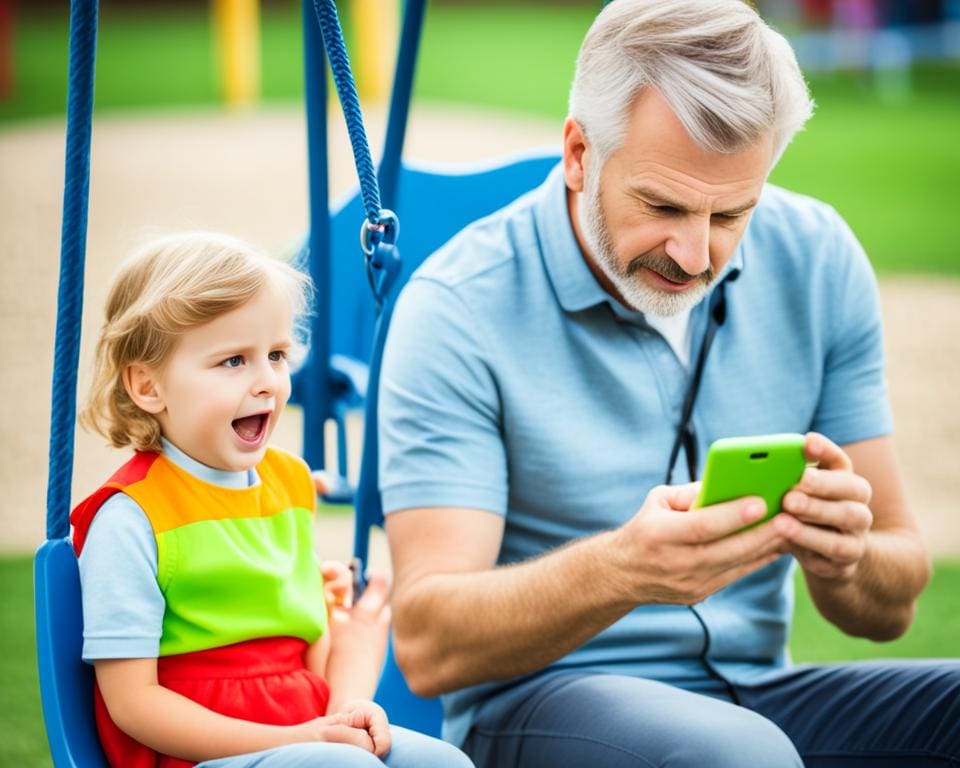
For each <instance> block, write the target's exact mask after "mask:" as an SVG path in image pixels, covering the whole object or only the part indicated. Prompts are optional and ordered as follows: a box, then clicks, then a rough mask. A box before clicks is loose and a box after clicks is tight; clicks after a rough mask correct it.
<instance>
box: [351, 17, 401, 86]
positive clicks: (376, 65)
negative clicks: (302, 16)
mask: <svg viewBox="0 0 960 768" xmlns="http://www.w3.org/2000/svg"><path fill="white" fill-rule="evenodd" d="M397 4H398V3H397V0H351V3H350V20H351V21H352V22H353V29H354V38H355V42H356V54H355V61H356V76H357V92H358V93H359V95H360V98H361V99H363V100H364V101H372V102H385V101H386V100H387V96H388V94H389V92H390V85H391V82H392V79H393V65H394V63H395V62H394V59H395V57H396V55H397V37H398V32H399V21H398V19H399V13H398V10H397Z"/></svg>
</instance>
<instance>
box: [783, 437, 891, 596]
mask: <svg viewBox="0 0 960 768" xmlns="http://www.w3.org/2000/svg"><path fill="white" fill-rule="evenodd" d="M804 453H805V454H806V457H807V459H808V460H809V461H819V465H818V466H817V467H816V468H814V467H809V468H807V470H806V471H805V472H804V473H803V478H802V479H801V480H800V482H799V483H798V484H797V485H796V486H795V487H794V488H793V490H791V491H790V492H789V493H788V494H787V495H786V496H785V497H784V499H783V510H784V512H785V513H786V514H781V515H778V516H777V517H776V518H774V520H773V523H774V527H775V528H776V530H777V532H778V533H779V534H780V535H781V536H783V537H784V538H785V539H787V540H788V541H789V542H790V552H791V553H792V554H793V556H794V557H796V558H797V561H798V562H799V563H800V565H801V567H802V568H803V569H804V571H805V572H806V574H807V575H808V576H813V577H814V578H820V579H827V580H836V581H848V580H850V579H852V578H853V577H854V576H855V575H856V572H857V568H858V567H859V565H860V562H861V560H862V559H863V556H864V553H865V552H866V550H867V535H868V533H869V532H870V528H871V526H872V525H873V513H872V512H871V511H870V507H869V506H868V505H869V503H870V499H871V496H872V495H873V490H872V488H871V487H870V483H869V482H867V481H866V480H865V479H864V478H862V477H860V476H859V475H857V474H856V473H855V472H854V471H853V462H852V461H851V460H850V457H849V456H847V454H846V453H844V452H843V450H842V449H841V448H840V447H839V446H837V445H836V444H834V443H833V442H831V441H830V440H828V439H827V438H826V437H824V436H823V435H819V434H817V433H815V432H811V433H809V434H808V435H807V438H806V443H805V445H804Z"/></svg>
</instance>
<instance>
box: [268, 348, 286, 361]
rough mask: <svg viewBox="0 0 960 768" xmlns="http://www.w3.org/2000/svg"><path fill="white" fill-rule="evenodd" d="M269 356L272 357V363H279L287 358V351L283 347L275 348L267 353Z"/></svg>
mask: <svg viewBox="0 0 960 768" xmlns="http://www.w3.org/2000/svg"><path fill="white" fill-rule="evenodd" d="M267 357H269V358H270V362H271V363H279V362H281V361H282V360H286V359H287V353H286V352H285V351H283V350H282V349H275V350H274V351H273V352H271V353H270V354H269V355H267Z"/></svg>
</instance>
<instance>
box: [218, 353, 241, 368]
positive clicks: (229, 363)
mask: <svg viewBox="0 0 960 768" xmlns="http://www.w3.org/2000/svg"><path fill="white" fill-rule="evenodd" d="M220 365H222V366H223V367H224V368H239V367H240V366H241V365H243V355H234V356H233V357H228V358H227V359H226V360H224V361H223V362H222V363H220Z"/></svg>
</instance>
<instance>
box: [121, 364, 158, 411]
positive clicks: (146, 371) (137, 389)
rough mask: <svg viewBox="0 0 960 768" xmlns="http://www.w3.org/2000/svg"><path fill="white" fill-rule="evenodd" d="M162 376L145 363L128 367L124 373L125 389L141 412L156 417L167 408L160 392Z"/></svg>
mask: <svg viewBox="0 0 960 768" xmlns="http://www.w3.org/2000/svg"><path fill="white" fill-rule="evenodd" d="M159 385H160V375H159V372H158V371H157V370H156V369H154V368H153V367H152V366H149V365H145V364H144V363H133V364H132V365H128V366H127V367H126V369H125V370H124V372H123V388H124V389H126V390H127V394H128V395H129V396H130V399H131V400H133V403H134V405H136V406H137V407H138V408H139V409H140V410H142V411H146V412H147V413H152V414H153V415H156V414H158V413H161V412H162V411H163V410H164V409H165V408H166V407H167V405H166V403H165V402H164V399H163V395H162V393H161V391H160V386H159Z"/></svg>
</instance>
